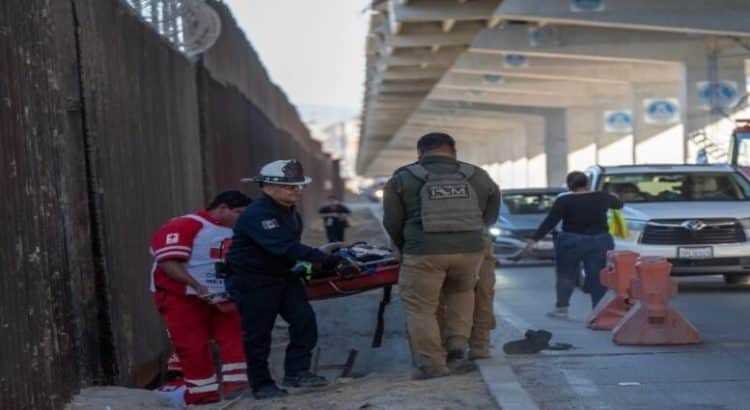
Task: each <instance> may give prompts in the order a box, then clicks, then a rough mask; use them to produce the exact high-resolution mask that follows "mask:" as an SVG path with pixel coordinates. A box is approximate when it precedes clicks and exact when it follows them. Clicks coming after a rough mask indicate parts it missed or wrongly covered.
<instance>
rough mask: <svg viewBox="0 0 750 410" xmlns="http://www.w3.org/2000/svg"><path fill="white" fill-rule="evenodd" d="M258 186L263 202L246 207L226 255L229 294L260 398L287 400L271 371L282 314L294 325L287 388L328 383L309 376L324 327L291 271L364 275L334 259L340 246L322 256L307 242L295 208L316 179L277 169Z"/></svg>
mask: <svg viewBox="0 0 750 410" xmlns="http://www.w3.org/2000/svg"><path fill="white" fill-rule="evenodd" d="M251 181H254V182H258V183H260V186H261V190H262V192H263V195H262V196H261V197H260V198H258V199H257V200H256V201H254V202H253V203H252V204H251V205H250V206H249V207H247V209H246V210H245V212H243V213H242V215H241V216H240V217H239V220H238V221H237V223H236V225H235V226H234V236H233V237H232V245H231V247H230V248H229V252H228V253H227V256H226V264H227V274H228V277H227V278H226V287H227V291H228V292H229V295H230V297H231V298H232V300H233V301H234V302H235V303H236V304H237V308H238V310H239V312H240V316H241V317H242V328H243V342H244V349H245V356H246V358H247V374H248V379H249V381H250V386H251V387H252V390H253V395H254V396H255V397H256V398H258V399H264V398H271V397H279V396H284V395H286V394H287V392H286V390H284V389H280V388H279V387H278V386H277V385H276V383H275V382H274V380H273V379H272V378H271V374H270V372H269V370H268V355H269V353H270V351H271V331H272V330H273V327H274V323H275V321H276V317H277V316H278V315H281V317H282V318H283V319H284V320H286V321H287V322H288V323H289V344H288V345H287V349H286V357H285V360H284V372H285V375H284V381H283V385H284V386H290V387H317V386H324V385H326V384H327V383H328V382H327V380H326V379H325V378H323V377H321V376H318V375H316V374H313V373H311V372H310V359H311V357H312V354H311V352H312V349H313V348H314V347H315V345H316V344H317V340H318V333H317V332H318V331H317V322H316V320H315V312H314V311H313V309H312V307H311V306H310V303H309V302H308V301H307V295H306V293H305V287H304V285H303V283H302V278H300V277H299V276H298V275H296V274H294V273H293V272H292V267H293V266H294V264H295V263H296V262H297V261H300V260H301V261H309V262H313V263H318V264H321V265H322V268H323V270H325V271H332V270H333V271H337V272H344V271H345V270H346V269H350V268H353V269H357V268H356V267H354V266H353V265H352V264H351V262H349V261H347V260H345V259H344V258H341V257H339V256H336V255H332V254H331V253H330V252H331V251H332V250H333V248H334V245H338V246H340V244H329V245H327V248H326V247H321V248H317V249H316V248H313V247H310V246H307V245H304V244H302V243H301V242H300V238H301V236H302V218H301V217H300V214H299V213H298V212H297V211H296V209H295V204H296V203H297V202H298V201H299V200H300V199H301V191H302V187H303V186H304V185H307V184H308V183H310V182H311V180H310V178H309V177H306V176H304V172H303V170H302V165H300V163H299V162H297V161H295V160H283V161H274V162H271V163H269V164H266V165H265V166H264V167H263V168H262V169H261V171H260V175H259V176H257V177H255V178H253V179H251ZM347 273H349V272H347Z"/></svg>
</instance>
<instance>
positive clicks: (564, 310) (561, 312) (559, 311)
mask: <svg viewBox="0 0 750 410" xmlns="http://www.w3.org/2000/svg"><path fill="white" fill-rule="evenodd" d="M547 317H549V318H552V319H567V318H568V307H567V306H566V307H556V308H555V310H553V311H552V312H547Z"/></svg>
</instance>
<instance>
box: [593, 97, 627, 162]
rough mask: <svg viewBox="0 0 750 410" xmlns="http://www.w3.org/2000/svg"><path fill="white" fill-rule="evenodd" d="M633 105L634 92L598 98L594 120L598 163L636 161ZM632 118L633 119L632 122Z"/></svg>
mask: <svg viewBox="0 0 750 410" xmlns="http://www.w3.org/2000/svg"><path fill="white" fill-rule="evenodd" d="M632 105H633V97H632V92H631V93H629V94H628V95H626V96H623V97H621V98H614V97H599V98H596V100H595V111H596V112H595V113H594V120H595V128H596V162H597V164H599V165H630V164H633V161H634V157H635V155H634V154H635V144H634V142H635V138H634V135H633V134H634V129H633V123H632V118H633V115H632ZM628 118H629V119H630V122H629V123H628Z"/></svg>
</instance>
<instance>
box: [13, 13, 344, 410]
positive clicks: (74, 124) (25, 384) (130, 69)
mask: <svg viewBox="0 0 750 410" xmlns="http://www.w3.org/2000/svg"><path fill="white" fill-rule="evenodd" d="M214 5H215V6H217V5H216V4H214ZM217 7H219V9H222V8H223V7H224V6H223V5H218V6H217ZM221 16H222V19H223V20H224V21H223V23H224V25H225V26H227V27H230V28H231V27H235V28H236V24H235V23H234V21H233V19H232V17H231V15H229V14H228V13H227V10H226V9H225V8H224V9H223V13H222V14H221ZM232 36H234V37H236V36H241V37H242V38H233V37H232ZM224 41H228V42H230V43H234V44H243V42H244V44H246V45H247V47H243V48H236V49H233V51H232V52H234V53H248V54H249V55H250V56H251V58H254V59H255V60H256V61H257V55H256V54H255V52H254V51H253V50H252V48H251V47H250V46H249V43H247V41H246V40H244V34H243V33H242V32H241V30H239V29H237V30H234V31H233V30H229V31H228V33H227V34H225V39H224ZM6 45H7V47H6ZM0 46H2V48H4V49H7V50H9V53H8V54H6V56H7V58H3V59H0V173H1V174H2V177H0V194H2V195H3V198H4V200H5V204H4V206H2V207H0V222H1V223H0V408H2V409H4V410H5V409H8V410H15V409H28V408H33V409H58V408H61V407H62V406H63V404H64V403H65V402H67V401H68V400H69V399H70V398H71V396H72V395H73V394H74V393H75V392H76V391H77V390H78V389H80V388H81V387H83V386H89V385H95V384H107V383H115V384H120V385H144V384H145V383H147V382H149V381H150V380H151V379H152V378H153V377H154V376H155V375H156V374H157V372H158V370H159V366H160V364H161V360H163V358H164V355H165V353H166V349H167V343H166V339H165V333H164V330H163V326H162V324H161V322H160V320H159V318H158V315H157V313H156V311H155V309H154V307H153V305H152V304H151V302H150V295H149V293H148V282H149V275H148V272H149V270H150V258H149V255H148V252H147V247H148V240H149V237H150V235H151V233H152V232H153V231H154V230H155V229H156V228H157V227H158V226H159V225H160V224H162V223H163V222H164V221H165V220H166V219H167V218H169V217H172V216H174V215H180V214H182V213H184V212H189V211H191V210H194V209H196V208H198V207H200V206H201V205H202V204H204V203H205V201H206V200H207V199H208V198H209V197H210V196H211V195H212V194H213V193H215V192H217V191H219V190H223V189H229V188H242V189H245V190H247V191H249V193H251V194H254V195H257V191H254V190H253V189H254V188H253V187H251V186H246V185H242V184H240V183H239V179H240V178H241V177H244V176H249V175H252V174H254V173H256V172H257V171H258V169H259V167H260V166H261V165H262V164H263V163H265V162H268V161H271V160H274V159H280V158H298V159H299V160H301V161H302V162H303V164H304V166H305V168H306V170H307V171H308V173H310V174H311V176H312V177H313V179H314V181H315V182H314V183H313V185H312V186H311V187H310V189H308V190H307V191H306V192H305V202H304V203H303V204H302V207H301V208H302V210H303V211H304V213H305V214H306V216H307V217H308V218H309V217H312V216H314V212H315V210H316V209H317V206H318V204H319V203H320V202H321V201H322V199H323V197H324V195H325V194H326V189H332V190H333V191H334V192H336V191H337V190H339V189H340V186H341V183H340V179H339V178H338V168H337V164H336V163H335V161H332V160H331V159H330V158H329V157H328V156H327V155H325V154H323V153H322V152H321V149H320V144H319V143H317V142H316V141H314V140H312V139H311V138H310V136H309V133H308V131H307V129H306V128H305V127H304V125H303V124H302V122H301V120H300V119H299V116H298V115H297V112H296V110H295V109H294V107H292V106H291V104H289V102H288V101H287V99H286V97H285V96H284V95H283V93H282V92H281V91H280V90H279V88H278V87H277V86H275V85H274V84H272V83H271V82H270V80H269V79H268V76H267V75H265V71H264V70H263V68H262V65H260V62H259V61H258V62H257V66H256V67H254V68H252V67H250V68H248V70H247V73H249V77H248V78H250V79H253V78H254V77H257V78H256V79H255V80H253V81H256V82H255V83H254V84H255V85H256V86H257V90H262V92H261V91H258V92H257V93H255V94H249V93H248V92H245V91H243V85H242V84H237V83H236V80H234V81H235V82H233V80H232V78H221V77H220V76H219V75H218V74H220V73H218V72H216V71H211V70H210V69H208V68H207V66H204V65H203V64H204V63H205V62H203V63H201V62H198V63H196V62H192V61H189V60H188V59H186V58H185V57H184V56H182V55H181V54H179V53H178V52H177V51H176V50H175V49H174V48H172V47H171V46H170V45H169V43H168V42H166V41H164V40H163V39H162V38H160V37H159V36H158V35H157V34H156V33H155V32H153V31H152V29H151V28H149V27H148V26H146V25H144V24H142V23H141V22H140V21H139V20H138V19H137V18H136V17H135V16H134V15H133V14H132V13H131V12H130V11H129V9H127V7H126V6H125V5H124V4H123V3H121V2H120V1H119V0H70V1H54V2H49V1H45V0H27V1H24V2H2V5H0ZM217 58H229V59H230V60H227V61H231V58H235V59H239V60H242V59H243V58H245V56H234V57H232V56H231V55H227V54H223V55H215V56H214V57H212V59H213V63H217V62H218V60H217Z"/></svg>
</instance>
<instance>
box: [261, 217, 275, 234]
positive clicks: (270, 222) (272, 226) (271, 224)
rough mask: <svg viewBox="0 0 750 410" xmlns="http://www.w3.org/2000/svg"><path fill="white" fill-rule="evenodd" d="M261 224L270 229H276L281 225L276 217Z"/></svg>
mask: <svg viewBox="0 0 750 410" xmlns="http://www.w3.org/2000/svg"><path fill="white" fill-rule="evenodd" d="M261 225H262V226H263V229H265V230H267V231H269V230H271V229H276V228H278V227H279V221H277V220H276V219H275V218H271V219H266V220H264V221H261Z"/></svg>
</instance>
